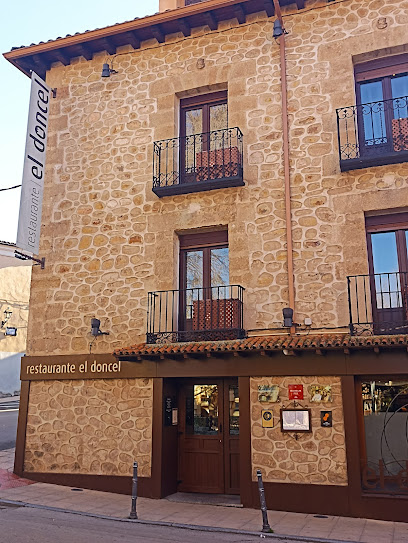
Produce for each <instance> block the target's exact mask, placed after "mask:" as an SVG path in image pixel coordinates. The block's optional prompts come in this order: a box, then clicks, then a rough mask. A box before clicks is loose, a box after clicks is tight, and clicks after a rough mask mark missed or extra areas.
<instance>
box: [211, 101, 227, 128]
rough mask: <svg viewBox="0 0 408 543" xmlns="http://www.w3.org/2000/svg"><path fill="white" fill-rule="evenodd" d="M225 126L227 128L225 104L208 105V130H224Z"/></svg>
mask: <svg viewBox="0 0 408 543" xmlns="http://www.w3.org/2000/svg"><path fill="white" fill-rule="evenodd" d="M225 128H228V107H227V104H218V105H216V106H210V132H212V131H213V130H224V129H225Z"/></svg>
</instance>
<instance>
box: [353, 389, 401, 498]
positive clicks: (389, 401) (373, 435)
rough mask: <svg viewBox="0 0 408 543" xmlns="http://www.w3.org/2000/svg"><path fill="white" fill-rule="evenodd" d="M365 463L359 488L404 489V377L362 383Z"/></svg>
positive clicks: (399, 490) (395, 490) (393, 490)
mask: <svg viewBox="0 0 408 543" xmlns="http://www.w3.org/2000/svg"><path fill="white" fill-rule="evenodd" d="M362 402H363V411H364V429H365V442H366V450H367V464H366V466H364V467H363V487H365V489H367V490H376V491H380V492H381V491H385V492H387V491H388V492H390V491H391V492H398V493H400V492H404V493H406V492H408V485H407V479H406V476H407V475H406V471H405V470H406V469H407V462H408V441H407V435H406V431H407V430H406V429H407V427H408V380H402V379H399V380H398V381H393V380H383V381H368V382H366V383H363V385H362Z"/></svg>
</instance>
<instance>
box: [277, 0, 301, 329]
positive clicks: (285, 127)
mask: <svg viewBox="0 0 408 543" xmlns="http://www.w3.org/2000/svg"><path fill="white" fill-rule="evenodd" d="M273 3H274V6H275V13H276V16H277V17H278V19H279V21H280V23H281V25H282V29H283V34H282V36H281V37H280V38H278V39H279V49H280V63H281V93H282V137H283V168H284V175H285V221H286V245H287V264H288V290H289V307H291V308H292V309H293V322H296V311H295V279H294V274H293V238H292V206H291V199H290V166H289V119H288V95H287V81H286V38H285V27H284V24H283V18H282V13H281V9H280V4H279V0H273ZM295 332H296V327H295V326H291V328H290V333H291V334H294V333H295Z"/></svg>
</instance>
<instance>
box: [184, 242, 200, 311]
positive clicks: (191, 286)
mask: <svg viewBox="0 0 408 543" xmlns="http://www.w3.org/2000/svg"><path fill="white" fill-rule="evenodd" d="M203 271H204V270H203V252H202V251H188V252H187V253H186V288H187V291H186V308H185V309H186V318H187V319H191V318H192V317H193V310H194V309H193V306H194V301H195V300H201V299H202V298H203V291H202V290H201V287H202V286H203Z"/></svg>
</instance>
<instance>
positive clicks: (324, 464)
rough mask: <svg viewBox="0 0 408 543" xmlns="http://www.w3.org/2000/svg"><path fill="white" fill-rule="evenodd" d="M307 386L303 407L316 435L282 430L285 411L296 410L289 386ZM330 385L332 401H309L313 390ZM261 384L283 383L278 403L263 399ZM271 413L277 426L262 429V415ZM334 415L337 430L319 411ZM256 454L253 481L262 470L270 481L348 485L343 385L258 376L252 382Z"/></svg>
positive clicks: (324, 380)
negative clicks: (326, 424) (324, 421)
mask: <svg viewBox="0 0 408 543" xmlns="http://www.w3.org/2000/svg"><path fill="white" fill-rule="evenodd" d="M289 384H291V385H296V384H302V385H303V388H304V398H305V399H304V400H302V401H300V403H301V404H302V406H304V407H310V408H311V410H312V433H310V434H309V433H305V434H301V435H300V437H299V439H298V440H296V439H294V436H293V434H286V433H282V432H281V426H280V409H281V407H283V406H285V407H289V404H291V405H290V406H291V407H293V403H292V402H290V401H289V399H288V385H289ZM311 384H320V385H331V387H332V399H333V401H332V402H319V403H316V402H311V401H308V399H309V396H308V390H307V388H308V386H309V385H311ZM259 385H279V387H280V395H279V396H280V402H279V403H263V402H262V403H261V402H259V401H258V386H259ZM262 409H271V410H272V411H273V416H274V428H262V421H261V411H262ZM325 409H328V410H330V411H332V416H333V426H332V428H322V427H321V424H320V411H322V410H325ZM251 451H252V478H253V480H254V481H255V480H256V470H257V469H261V470H262V475H263V480H264V481H266V482H271V483H303V484H319V485H347V465H346V449H345V438H344V422H343V405H342V397H341V383H340V378H338V377H257V378H251Z"/></svg>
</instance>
